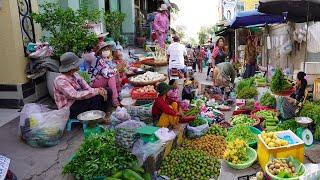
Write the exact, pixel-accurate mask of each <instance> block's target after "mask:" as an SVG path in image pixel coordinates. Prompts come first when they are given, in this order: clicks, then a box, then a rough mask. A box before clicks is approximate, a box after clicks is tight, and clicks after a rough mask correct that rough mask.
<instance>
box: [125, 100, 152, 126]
mask: <svg viewBox="0 0 320 180" xmlns="http://www.w3.org/2000/svg"><path fill="white" fill-rule="evenodd" d="M152 105H153V104H152V103H151V104H146V105H143V106H130V107H128V113H129V114H130V116H131V117H132V118H135V117H137V118H139V119H140V120H141V121H143V122H145V123H146V124H152V123H153V120H152V113H151V111H152Z"/></svg>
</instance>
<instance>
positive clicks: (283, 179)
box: [265, 158, 306, 180]
mask: <svg viewBox="0 0 320 180" xmlns="http://www.w3.org/2000/svg"><path fill="white" fill-rule="evenodd" d="M279 159H287V158H279ZM302 167H303V169H304V172H306V167H305V166H304V165H303V164H302ZM265 170H266V173H267V175H268V176H269V177H270V179H271V180H299V179H300V178H301V177H303V176H304V174H305V173H304V174H302V175H301V176H297V177H293V178H280V177H277V176H274V175H272V174H271V173H270V171H269V169H268V168H267V164H266V165H265Z"/></svg>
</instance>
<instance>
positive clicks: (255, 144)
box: [228, 126, 261, 148]
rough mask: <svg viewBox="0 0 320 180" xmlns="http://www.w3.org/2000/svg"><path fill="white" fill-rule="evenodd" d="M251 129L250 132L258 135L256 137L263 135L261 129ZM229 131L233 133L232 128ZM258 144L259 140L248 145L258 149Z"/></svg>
mask: <svg viewBox="0 0 320 180" xmlns="http://www.w3.org/2000/svg"><path fill="white" fill-rule="evenodd" d="M249 128H250V131H251V132H252V133H254V134H256V135H259V134H261V131H260V130H259V129H257V128H255V127H252V126H250V127H249ZM228 130H229V131H231V130H232V128H229V129H228ZM257 142H258V140H256V141H251V142H249V143H248V145H249V146H250V147H251V148H256V147H257Z"/></svg>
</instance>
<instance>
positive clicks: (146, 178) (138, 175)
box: [106, 163, 151, 180]
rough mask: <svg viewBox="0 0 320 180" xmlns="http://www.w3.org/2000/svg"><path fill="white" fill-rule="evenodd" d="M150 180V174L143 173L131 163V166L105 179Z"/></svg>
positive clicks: (135, 164)
mask: <svg viewBox="0 0 320 180" xmlns="http://www.w3.org/2000/svg"><path fill="white" fill-rule="evenodd" d="M119 179H123V180H132V179H135V180H151V174H150V173H145V171H144V169H143V168H141V167H139V166H138V164H137V163H133V164H132V166H131V167H130V168H128V169H125V170H123V171H118V172H116V173H114V174H113V175H112V176H110V177H107V178H106V180H119Z"/></svg>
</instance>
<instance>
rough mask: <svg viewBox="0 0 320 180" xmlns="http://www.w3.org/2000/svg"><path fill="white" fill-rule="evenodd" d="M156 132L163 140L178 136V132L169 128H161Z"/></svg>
mask: <svg viewBox="0 0 320 180" xmlns="http://www.w3.org/2000/svg"><path fill="white" fill-rule="evenodd" d="M154 134H155V135H156V137H157V138H159V139H160V141H161V142H167V141H170V140H173V139H174V138H175V137H176V134H175V133H174V132H173V131H169V129H168V128H160V129H158V130H157V131H156V132H155V133H154Z"/></svg>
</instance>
